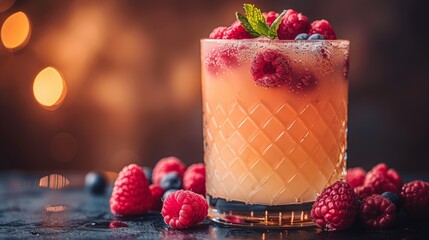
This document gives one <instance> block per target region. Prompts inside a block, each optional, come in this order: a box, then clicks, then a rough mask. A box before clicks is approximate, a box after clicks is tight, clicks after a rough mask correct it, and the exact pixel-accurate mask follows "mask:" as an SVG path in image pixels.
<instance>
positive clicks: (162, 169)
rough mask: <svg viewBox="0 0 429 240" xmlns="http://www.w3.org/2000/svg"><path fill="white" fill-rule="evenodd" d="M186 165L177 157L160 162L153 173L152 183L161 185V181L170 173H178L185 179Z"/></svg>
mask: <svg viewBox="0 0 429 240" xmlns="http://www.w3.org/2000/svg"><path fill="white" fill-rule="evenodd" d="M185 169H186V166H185V164H184V163H183V162H182V161H181V160H180V159H178V158H176V157H166V158H163V159H161V160H159V161H158V163H157V164H156V165H155V167H154V168H153V172H152V182H153V183H154V184H159V183H160V182H161V179H162V178H163V177H164V176H165V175H166V174H168V173H171V172H176V173H178V174H179V176H180V177H183V173H184V172H185Z"/></svg>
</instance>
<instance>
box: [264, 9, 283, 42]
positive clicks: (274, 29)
mask: <svg viewBox="0 0 429 240" xmlns="http://www.w3.org/2000/svg"><path fill="white" fill-rule="evenodd" d="M285 14H286V10H284V11H283V12H282V13H281V14H280V15H279V16H278V17H277V18H276V20H274V22H273V23H272V24H271V27H270V30H269V31H268V37H269V38H271V39H274V38H276V37H277V30H278V29H279V26H280V23H281V22H282V18H283V16H284V15H285Z"/></svg>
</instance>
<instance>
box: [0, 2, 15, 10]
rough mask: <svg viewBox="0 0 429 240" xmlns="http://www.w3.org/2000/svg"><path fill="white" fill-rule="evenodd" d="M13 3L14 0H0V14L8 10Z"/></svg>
mask: <svg viewBox="0 0 429 240" xmlns="http://www.w3.org/2000/svg"><path fill="white" fill-rule="evenodd" d="M14 3H15V0H0V13H2V12H4V11H6V10H8V9H9V8H10V7H12V5H13V4H14Z"/></svg>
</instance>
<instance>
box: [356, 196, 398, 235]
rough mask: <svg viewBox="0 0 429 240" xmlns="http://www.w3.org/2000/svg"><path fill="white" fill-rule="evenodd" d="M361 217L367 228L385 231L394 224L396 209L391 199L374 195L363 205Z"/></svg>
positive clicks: (364, 201)
mask: <svg viewBox="0 0 429 240" xmlns="http://www.w3.org/2000/svg"><path fill="white" fill-rule="evenodd" d="M359 216H360V220H361V222H362V224H363V226H364V227H365V228H370V229H385V228H389V227H391V226H392V225H393V224H394V222H395V219H396V207H395V204H393V202H392V201H390V199H388V198H385V197H382V196H380V195H378V194H373V195H370V196H368V197H366V198H365V199H364V200H363V202H362V203H361V205H360V208H359Z"/></svg>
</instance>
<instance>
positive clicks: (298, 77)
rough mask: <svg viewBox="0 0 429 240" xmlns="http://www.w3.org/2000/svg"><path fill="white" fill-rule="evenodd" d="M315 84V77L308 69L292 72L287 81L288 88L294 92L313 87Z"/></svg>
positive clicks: (316, 82)
mask: <svg viewBox="0 0 429 240" xmlns="http://www.w3.org/2000/svg"><path fill="white" fill-rule="evenodd" d="M317 84H318V81H317V79H316V77H315V76H314V75H313V74H312V73H311V72H309V71H294V72H292V78H291V80H290V81H289V82H288V86H289V90H290V91H291V92H295V93H298V92H302V91H304V90H310V89H313V88H314V87H316V85H317Z"/></svg>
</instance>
